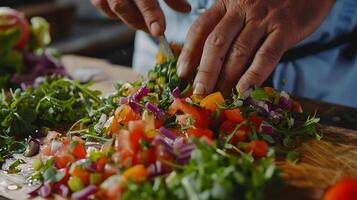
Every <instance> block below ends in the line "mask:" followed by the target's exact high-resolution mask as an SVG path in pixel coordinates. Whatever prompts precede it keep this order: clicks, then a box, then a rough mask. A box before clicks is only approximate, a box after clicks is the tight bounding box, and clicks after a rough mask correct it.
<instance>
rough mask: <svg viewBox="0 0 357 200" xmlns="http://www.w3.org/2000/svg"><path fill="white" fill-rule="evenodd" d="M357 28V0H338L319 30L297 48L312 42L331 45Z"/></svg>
mask: <svg viewBox="0 0 357 200" xmlns="http://www.w3.org/2000/svg"><path fill="white" fill-rule="evenodd" d="M355 28H357V0H336V2H335V3H334V5H333V7H332V8H331V10H330V12H329V14H328V16H327V17H326V19H325V20H324V21H323V22H322V24H321V25H320V26H319V28H318V29H317V30H316V31H315V32H313V33H312V34H311V35H310V36H308V37H307V38H305V39H304V40H303V41H301V42H300V43H299V44H297V45H296V47H299V46H303V45H305V44H308V43H312V42H315V43H322V44H323V43H329V42H330V41H332V40H333V39H335V38H337V37H339V36H343V35H347V34H349V33H352V32H353V30H354V29H355Z"/></svg>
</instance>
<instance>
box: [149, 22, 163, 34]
mask: <svg viewBox="0 0 357 200" xmlns="http://www.w3.org/2000/svg"><path fill="white" fill-rule="evenodd" d="M150 32H151V34H153V35H160V34H161V32H162V26H161V25H160V23H159V22H158V21H154V22H153V23H151V25H150Z"/></svg>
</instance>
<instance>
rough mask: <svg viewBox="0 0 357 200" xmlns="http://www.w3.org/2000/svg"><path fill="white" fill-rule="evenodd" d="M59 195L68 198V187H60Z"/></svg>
mask: <svg viewBox="0 0 357 200" xmlns="http://www.w3.org/2000/svg"><path fill="white" fill-rule="evenodd" d="M58 194H59V195H61V196H62V197H67V196H68V194H69V188H68V187H67V186H66V185H60V186H59V188H58Z"/></svg>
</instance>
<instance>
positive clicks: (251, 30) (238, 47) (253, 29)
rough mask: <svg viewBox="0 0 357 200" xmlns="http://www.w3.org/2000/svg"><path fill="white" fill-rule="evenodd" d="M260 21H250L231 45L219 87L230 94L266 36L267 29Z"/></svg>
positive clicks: (223, 92) (218, 83)
mask: <svg viewBox="0 0 357 200" xmlns="http://www.w3.org/2000/svg"><path fill="white" fill-rule="evenodd" d="M260 26H261V25H260V24H259V23H255V22H252V23H248V24H246V25H245V27H244V29H243V30H242V32H241V33H240V34H239V35H238V36H237V37H236V39H235V41H234V42H233V44H232V45H231V47H230V50H229V53H228V56H227V58H226V59H225V63H224V65H223V67H222V71H221V73H220V77H219V80H218V82H217V89H218V90H219V91H221V92H222V94H224V95H228V94H229V93H230V92H231V91H232V88H234V86H235V85H236V84H237V82H238V80H239V78H240V77H241V76H242V74H243V73H244V70H245V69H246V67H247V65H248V64H249V63H250V62H251V61H252V60H253V58H254V53H255V52H256V51H257V46H258V45H259V43H260V41H261V40H262V38H263V37H264V34H265V31H264V30H265V29H264V28H263V27H260Z"/></svg>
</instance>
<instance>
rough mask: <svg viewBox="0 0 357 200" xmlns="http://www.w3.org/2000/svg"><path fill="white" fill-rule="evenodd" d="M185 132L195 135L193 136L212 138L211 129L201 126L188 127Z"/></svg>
mask: <svg viewBox="0 0 357 200" xmlns="http://www.w3.org/2000/svg"><path fill="white" fill-rule="evenodd" d="M187 134H188V135H189V136H195V137H198V138H200V137H202V136H206V137H208V138H210V139H212V138H213V131H212V130H210V129H201V128H188V129H187Z"/></svg>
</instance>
